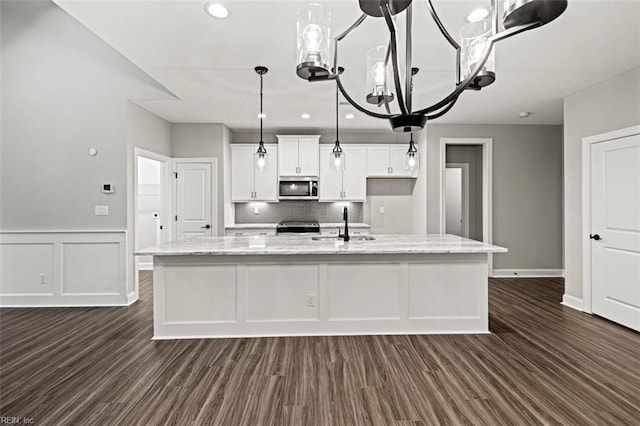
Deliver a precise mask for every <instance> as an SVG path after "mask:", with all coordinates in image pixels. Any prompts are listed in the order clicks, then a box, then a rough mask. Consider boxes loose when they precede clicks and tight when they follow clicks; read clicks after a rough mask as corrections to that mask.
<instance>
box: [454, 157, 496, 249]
mask: <svg viewBox="0 0 640 426" xmlns="http://www.w3.org/2000/svg"><path fill="white" fill-rule="evenodd" d="M445 158H446V161H447V163H467V164H468V165H469V189H468V190H469V238H471V239H473V240H479V241H482V147H481V146H479V145H449V146H447V155H446V157H445ZM494 186H495V184H494Z"/></svg>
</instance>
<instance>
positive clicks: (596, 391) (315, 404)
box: [0, 273, 640, 425]
mask: <svg viewBox="0 0 640 426" xmlns="http://www.w3.org/2000/svg"><path fill="white" fill-rule="evenodd" d="M562 290H563V287H562V282H561V280H558V279H523V278H521V279H517V280H516V279H514V280H510V279H494V280H491V284H490V297H489V300H490V323H491V331H492V334H490V335H446V336H445V335H432V336H359V337H290V338H260V339H223V340H182V341H151V340H150V338H151V335H152V311H151V308H152V306H151V305H152V297H151V274H150V273H143V274H142V277H141V289H140V296H141V299H140V301H139V302H137V303H136V304H134V305H133V306H131V307H128V308H126V307H125V308H71V309H67V308H55V309H2V310H0V339H1V340H0V343H1V344H0V416H10V417H21V418H24V417H26V418H31V419H33V420H34V423H36V424H52V425H61V424H78V425H80V424H82V425H118V424H142V425H155V424H179V425H189V424H217V425H281V424H284V425H286V424H292V425H368V424H376V425H410V424H413V425H418V424H420V425H432V424H481V425H497V424H500V425H503V424H568V425H569V424H570V425H584V424H598V425H603V424H615V425H620V424H628V425H638V424H640V334H638V333H635V332H633V331H630V330H628V329H625V328H623V327H620V326H618V325H615V324H613V323H610V322H608V321H606V320H603V319H600V318H597V317H593V316H589V315H586V314H582V313H580V312H576V311H574V310H572V309H569V308H566V307H564V306H561V305H560V299H561V296H562Z"/></svg>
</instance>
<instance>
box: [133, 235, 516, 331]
mask: <svg viewBox="0 0 640 426" xmlns="http://www.w3.org/2000/svg"><path fill="white" fill-rule="evenodd" d="M272 238H278V237H272ZM456 238H457V237H456ZM462 240H464V239H462ZM465 241H470V240H465ZM360 244H363V243H360ZM367 244H369V243H367ZM479 244H483V243H479ZM352 246H355V247H358V246H357V244H352ZM484 246H485V249H486V248H487V247H493V250H490V249H488V250H487V249H486V250H485V251H484V252H479V250H476V251H475V252H467V253H452V252H446V253H388V252H387V253H366V254H358V253H357V251H354V253H350V252H347V253H344V254H343V253H341V254H250V255H247V254H237V255H234V254H232V253H229V254H224V255H220V254H212V255H208V254H206V253H202V252H199V253H194V254H188V253H180V254H181V255H177V256H176V255H163V253H162V252H157V251H156V252H153V253H152V254H154V273H153V293H154V296H153V297H154V301H153V303H154V306H153V310H154V339H190V338H222V337H258V336H311V335H363V334H430V333H487V332H488V330H489V328H488V295H487V281H488V277H487V271H488V269H487V252H491V251H494V252H496V251H506V250H505V249H502V248H499V247H495V246H489V245H484ZM373 247H375V246H373ZM498 249H500V250H498ZM139 254H146V253H139Z"/></svg>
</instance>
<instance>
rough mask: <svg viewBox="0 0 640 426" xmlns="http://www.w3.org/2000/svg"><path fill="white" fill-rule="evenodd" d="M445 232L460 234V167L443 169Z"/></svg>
mask: <svg viewBox="0 0 640 426" xmlns="http://www.w3.org/2000/svg"><path fill="white" fill-rule="evenodd" d="M445 191H446V192H445V232H446V233H447V234H453V235H460V236H462V169H460V168H457V167H447V169H446V170H445Z"/></svg>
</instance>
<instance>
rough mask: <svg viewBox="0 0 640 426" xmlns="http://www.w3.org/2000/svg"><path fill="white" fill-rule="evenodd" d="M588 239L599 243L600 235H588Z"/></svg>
mask: <svg viewBox="0 0 640 426" xmlns="http://www.w3.org/2000/svg"><path fill="white" fill-rule="evenodd" d="M589 238H591V239H592V240H596V241H600V240H601V238H600V235H598V234H593V235H592V234H589Z"/></svg>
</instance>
